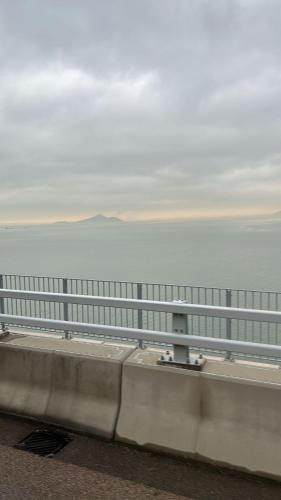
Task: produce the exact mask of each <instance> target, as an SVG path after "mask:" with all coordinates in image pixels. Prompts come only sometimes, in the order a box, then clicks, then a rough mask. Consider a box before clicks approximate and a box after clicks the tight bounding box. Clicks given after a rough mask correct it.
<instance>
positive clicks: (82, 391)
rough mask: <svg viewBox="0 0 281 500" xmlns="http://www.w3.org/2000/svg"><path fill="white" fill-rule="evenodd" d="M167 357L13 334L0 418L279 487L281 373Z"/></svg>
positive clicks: (1, 361)
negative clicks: (174, 363) (207, 464)
mask: <svg viewBox="0 0 281 500" xmlns="http://www.w3.org/2000/svg"><path fill="white" fill-rule="evenodd" d="M161 352H162V351H160V350H157V349H146V350H139V349H137V350H135V349H134V348H133V347H131V346H126V345H117V344H109V343H107V344H103V343H101V342H83V341H82V340H81V341H76V340H72V341H66V340H62V339H58V338H51V337H40V336H37V337H36V336H32V335H22V334H21V335H11V334H10V335H8V336H7V337H4V338H2V339H1V341H0V410H2V411H6V412H11V413H18V414H19V415H25V416H31V417H36V418H39V419H40V420H42V421H47V422H52V423H55V424H60V425H62V426H65V427H67V428H70V429H71V428H72V429H76V430H81V431H86V432H89V433H92V434H94V435H98V436H102V437H103V438H107V439H112V438H113V437H115V439H116V440H119V441H122V442H127V443H132V444H137V445H138V446H142V447H145V448H150V449H158V450H163V451H167V452H170V453H174V454H176V455H181V456H192V457H194V458H199V459H203V460H206V461H212V462H214V463H219V464H223V465H227V466H230V467H237V468H240V469H243V470H247V471H251V472H255V473H258V474H267V475H271V476H274V477H279V478H281V465H280V457H281V418H280V415H281V370H280V368H279V367H278V366H262V365H259V364H254V363H252V364H249V363H245V362H235V363H232V362H225V361H223V360H215V359H214V358H213V359H209V360H208V361H207V363H206V364H205V366H204V369H203V371H202V372H201V373H199V372H193V371H189V370H184V369H179V368H174V367H168V366H159V365H157V360H158V359H159V357H160V355H161Z"/></svg>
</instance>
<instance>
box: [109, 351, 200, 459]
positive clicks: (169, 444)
mask: <svg viewBox="0 0 281 500" xmlns="http://www.w3.org/2000/svg"><path fill="white" fill-rule="evenodd" d="M159 356H160V353H159V350H155V349H147V350H145V351H140V350H138V351H136V353H135V354H133V355H131V356H130V358H128V360H127V361H126V362H125V363H124V366H123V380H122V396H121V409H120V414H119V419H118V424H117V430H116V439H117V440H119V441H123V442H129V443H135V444H137V445H139V446H145V447H147V448H151V449H158V450H167V451H171V452H175V453H176V454H181V455H186V454H192V453H195V447H196V440H197V433H198V426H199V420H200V374H199V373H198V372H194V371H187V370H182V369H177V368H174V367H164V366H158V365H157V364H156V362H157V359H159Z"/></svg>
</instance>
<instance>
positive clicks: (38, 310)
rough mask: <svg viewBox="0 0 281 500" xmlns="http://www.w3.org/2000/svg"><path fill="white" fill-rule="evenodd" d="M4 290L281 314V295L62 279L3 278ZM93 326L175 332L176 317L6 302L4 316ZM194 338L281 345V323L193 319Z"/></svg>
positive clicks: (107, 307)
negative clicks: (179, 302)
mask: <svg viewBox="0 0 281 500" xmlns="http://www.w3.org/2000/svg"><path fill="white" fill-rule="evenodd" d="M0 288H6V289H12V290H13V289H14V290H27V291H38V292H49V293H69V294H78V295H91V296H107V297H119V298H128V299H138V300H152V301H163V302H171V301H173V300H185V301H187V302H188V303H190V304H201V305H211V306H218V307H232V308H244V309H258V310H271V311H278V310H281V293H280V292H275V291H258V290H239V289H222V288H214V287H209V288H208V287H201V286H190V285H175V284H162V283H136V282H117V281H103V280H88V279H72V278H61V277H42V276H41V277H39V276H20V275H10V274H3V275H1V274H0ZM1 311H2V312H5V313H6V314H11V315H18V316H36V317H39V318H40V317H41V318H47V319H53V320H60V321H63V320H69V321H73V322H82V323H89V324H100V325H104V324H107V325H111V326H119V327H129V328H139V329H149V330H154V331H162V332H169V331H172V314H171V313H169V312H164V311H146V310H139V309H138V310H136V309H131V310H130V309H126V308H123V307H122V308H121V307H119V308H117V307H112V306H110V305H89V304H70V305H69V306H67V307H66V304H65V303H64V304H62V303H58V302H48V301H36V300H34V299H31V298H30V299H28V300H23V299H19V298H17V299H16V298H12V297H10V298H1V299H0V312H1ZM189 332H190V333H191V334H192V335H197V336H208V337H216V338H225V339H233V340H244V341H248V342H261V343H269V344H280V345H281V325H280V324H278V323H269V322H262V321H255V320H249V319H230V318H228V319H227V320H225V319H224V318H217V317H207V316H200V315H196V314H190V315H189Z"/></svg>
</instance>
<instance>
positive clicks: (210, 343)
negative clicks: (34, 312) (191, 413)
mask: <svg viewBox="0 0 281 500" xmlns="http://www.w3.org/2000/svg"><path fill="white" fill-rule="evenodd" d="M0 298H1V299H8V298H9V299H11V298H13V299H16V300H35V301H40V302H42V301H48V302H55V303H59V304H67V305H69V304H86V305H92V306H104V307H105V306H107V307H113V308H125V309H134V310H149V311H158V312H166V313H170V314H172V315H175V316H180V317H183V316H187V315H189V314H196V315H199V316H207V317H219V318H223V319H226V320H227V319H231V320H232V319H242V320H251V321H252V320H254V321H259V322H260V321H261V322H271V323H276V324H280V323H281V312H279V311H259V310H253V309H238V308H229V307H220V306H207V305H204V306H202V305H199V304H186V303H178V302H160V301H150V300H136V299H122V298H116V297H113V298H112V297H97V296H86V295H75V294H65V293H42V292H29V291H21V290H9V289H2V290H0ZM0 321H1V322H2V323H9V324H13V325H20V326H28V327H32V328H46V329H52V330H58V331H65V332H67V333H69V332H70V331H71V332H78V333H88V334H94V335H105V336H112V337H119V338H130V339H135V340H139V341H142V342H144V341H148V342H151V341H152V342H158V343H159V342H160V343H168V344H172V345H173V346H174V348H175V347H179V346H180V347H186V348H189V347H193V348H197V349H211V350H214V349H215V350H220V351H227V352H236V353H240V354H247V355H254V356H265V357H275V358H276V357H277V358H278V357H280V356H281V346H279V345H269V344H261V343H252V342H245V341H237V340H229V339H218V338H216V339H215V338H208V337H200V336H195V335H188V334H186V333H187V330H186V331H184V330H180V333H178V332H177V331H176V330H175V331H174V333H167V332H156V331H153V330H146V329H138V328H128V327H116V326H110V325H98V324H88V323H81V322H73V321H61V320H51V319H46V318H34V317H27V316H16V315H9V314H4V313H1V314H0Z"/></svg>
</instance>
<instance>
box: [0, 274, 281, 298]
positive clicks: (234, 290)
mask: <svg viewBox="0 0 281 500" xmlns="http://www.w3.org/2000/svg"><path fill="white" fill-rule="evenodd" d="M0 274H1V273H0ZM3 276H5V277H8V278H36V279H57V280H62V279H64V278H66V279H67V280H70V281H88V282H92V283H97V282H102V281H104V282H105V283H118V284H119V283H122V284H132V285H135V284H137V283H139V284H140V285H144V286H155V285H156V286H158V285H161V286H169V287H182V288H196V289H199V288H206V289H207V290H218V291H219V290H221V291H225V290H231V291H233V292H253V293H265V294H268V293H278V294H279V293H280V292H278V291H277V290H256V289H254V290H248V289H245V288H231V287H229V286H226V287H225V288H220V287H218V286H215V287H214V286H207V287H202V286H198V285H194V284H192V283H159V282H150V283H147V282H145V281H138V282H135V281H114V280H102V279H99V278H90V279H89V278H73V277H66V276H37V275H22V274H5V273H3Z"/></svg>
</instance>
